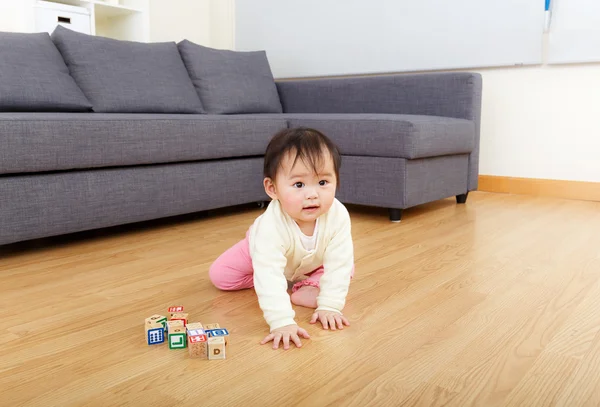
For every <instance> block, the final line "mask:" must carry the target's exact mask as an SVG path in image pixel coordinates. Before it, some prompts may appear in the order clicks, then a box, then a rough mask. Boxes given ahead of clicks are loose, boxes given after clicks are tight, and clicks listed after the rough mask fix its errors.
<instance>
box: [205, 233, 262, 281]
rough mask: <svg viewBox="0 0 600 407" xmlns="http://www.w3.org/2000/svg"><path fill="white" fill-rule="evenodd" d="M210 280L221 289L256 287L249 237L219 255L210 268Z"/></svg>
mask: <svg viewBox="0 0 600 407" xmlns="http://www.w3.org/2000/svg"><path fill="white" fill-rule="evenodd" d="M208 276H209V277H210V281H212V283H213V284H214V285H215V287H217V288H218V289H220V290H242V289H244V288H252V287H254V270H253V268H252V260H251V258H250V250H249V246H248V237H247V236H246V238H245V239H244V240H242V241H240V242H238V243H236V244H235V245H233V246H232V247H230V248H229V249H227V250H226V251H225V252H224V253H223V254H221V255H220V256H219V258H218V259H217V260H215V262H214V263H213V264H212V265H211V266H210V269H209V270H208Z"/></svg>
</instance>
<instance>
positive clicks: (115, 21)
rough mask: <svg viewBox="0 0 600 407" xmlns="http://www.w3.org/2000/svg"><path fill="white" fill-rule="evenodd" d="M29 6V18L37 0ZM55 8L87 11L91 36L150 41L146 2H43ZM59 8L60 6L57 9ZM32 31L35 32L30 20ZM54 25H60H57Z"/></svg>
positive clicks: (125, 0) (121, 0)
mask: <svg viewBox="0 0 600 407" xmlns="http://www.w3.org/2000/svg"><path fill="white" fill-rule="evenodd" d="M26 1H30V2H31V10H32V15H33V14H34V13H33V10H34V8H35V5H36V4H37V3H38V0H26ZM44 3H45V5H46V6H47V5H48V3H50V4H51V3H57V5H61V4H66V5H69V6H77V7H82V8H85V9H87V10H88V11H89V16H90V28H91V34H92V35H99V36H103V37H109V38H115V39H119V40H127V41H139V42H149V41H150V18H149V14H150V13H149V6H150V4H149V0H44ZM59 7H60V6H59ZM31 20H32V23H31V24H32V28H33V29H32V31H40V30H39V29H36V26H35V25H36V23H35V18H32V19H31ZM56 24H60V21H57V22H56Z"/></svg>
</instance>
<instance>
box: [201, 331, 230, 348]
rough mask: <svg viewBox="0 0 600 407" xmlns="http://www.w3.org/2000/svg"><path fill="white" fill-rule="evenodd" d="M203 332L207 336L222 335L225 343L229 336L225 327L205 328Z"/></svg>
mask: <svg viewBox="0 0 600 407" xmlns="http://www.w3.org/2000/svg"><path fill="white" fill-rule="evenodd" d="M205 332H206V335H207V336H208V337H209V338H214V337H219V336H221V337H223V338H224V339H225V345H227V336H229V331H227V329H225V328H217V329H207V330H206V331H205Z"/></svg>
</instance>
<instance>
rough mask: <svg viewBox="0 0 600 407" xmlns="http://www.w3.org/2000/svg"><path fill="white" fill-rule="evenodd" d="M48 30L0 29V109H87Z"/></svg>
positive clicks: (83, 97)
mask: <svg viewBox="0 0 600 407" xmlns="http://www.w3.org/2000/svg"><path fill="white" fill-rule="evenodd" d="M91 107H92V104H91V103H90V102H89V101H88V100H87V98H86V97H85V96H84V94H83V92H82V91H81V89H79V87H78V86H77V84H76V83H75V81H74V80H73V78H71V76H69V69H68V68H67V66H66V65H65V62H64V61H63V59H62V57H61V55H60V52H58V50H57V49H56V47H55V46H54V44H53V43H52V40H51V39H50V36H49V35H48V33H7V32H0V111H4V112H7V111H38V112H39V111H65V112H77V111H79V112H82V111H89V110H90V109H91Z"/></svg>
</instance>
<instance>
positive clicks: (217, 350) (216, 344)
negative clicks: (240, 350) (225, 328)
mask: <svg viewBox="0 0 600 407" xmlns="http://www.w3.org/2000/svg"><path fill="white" fill-rule="evenodd" d="M208 359H209V360H216V359H225V338H223V337H222V336H217V337H216V338H208Z"/></svg>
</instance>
